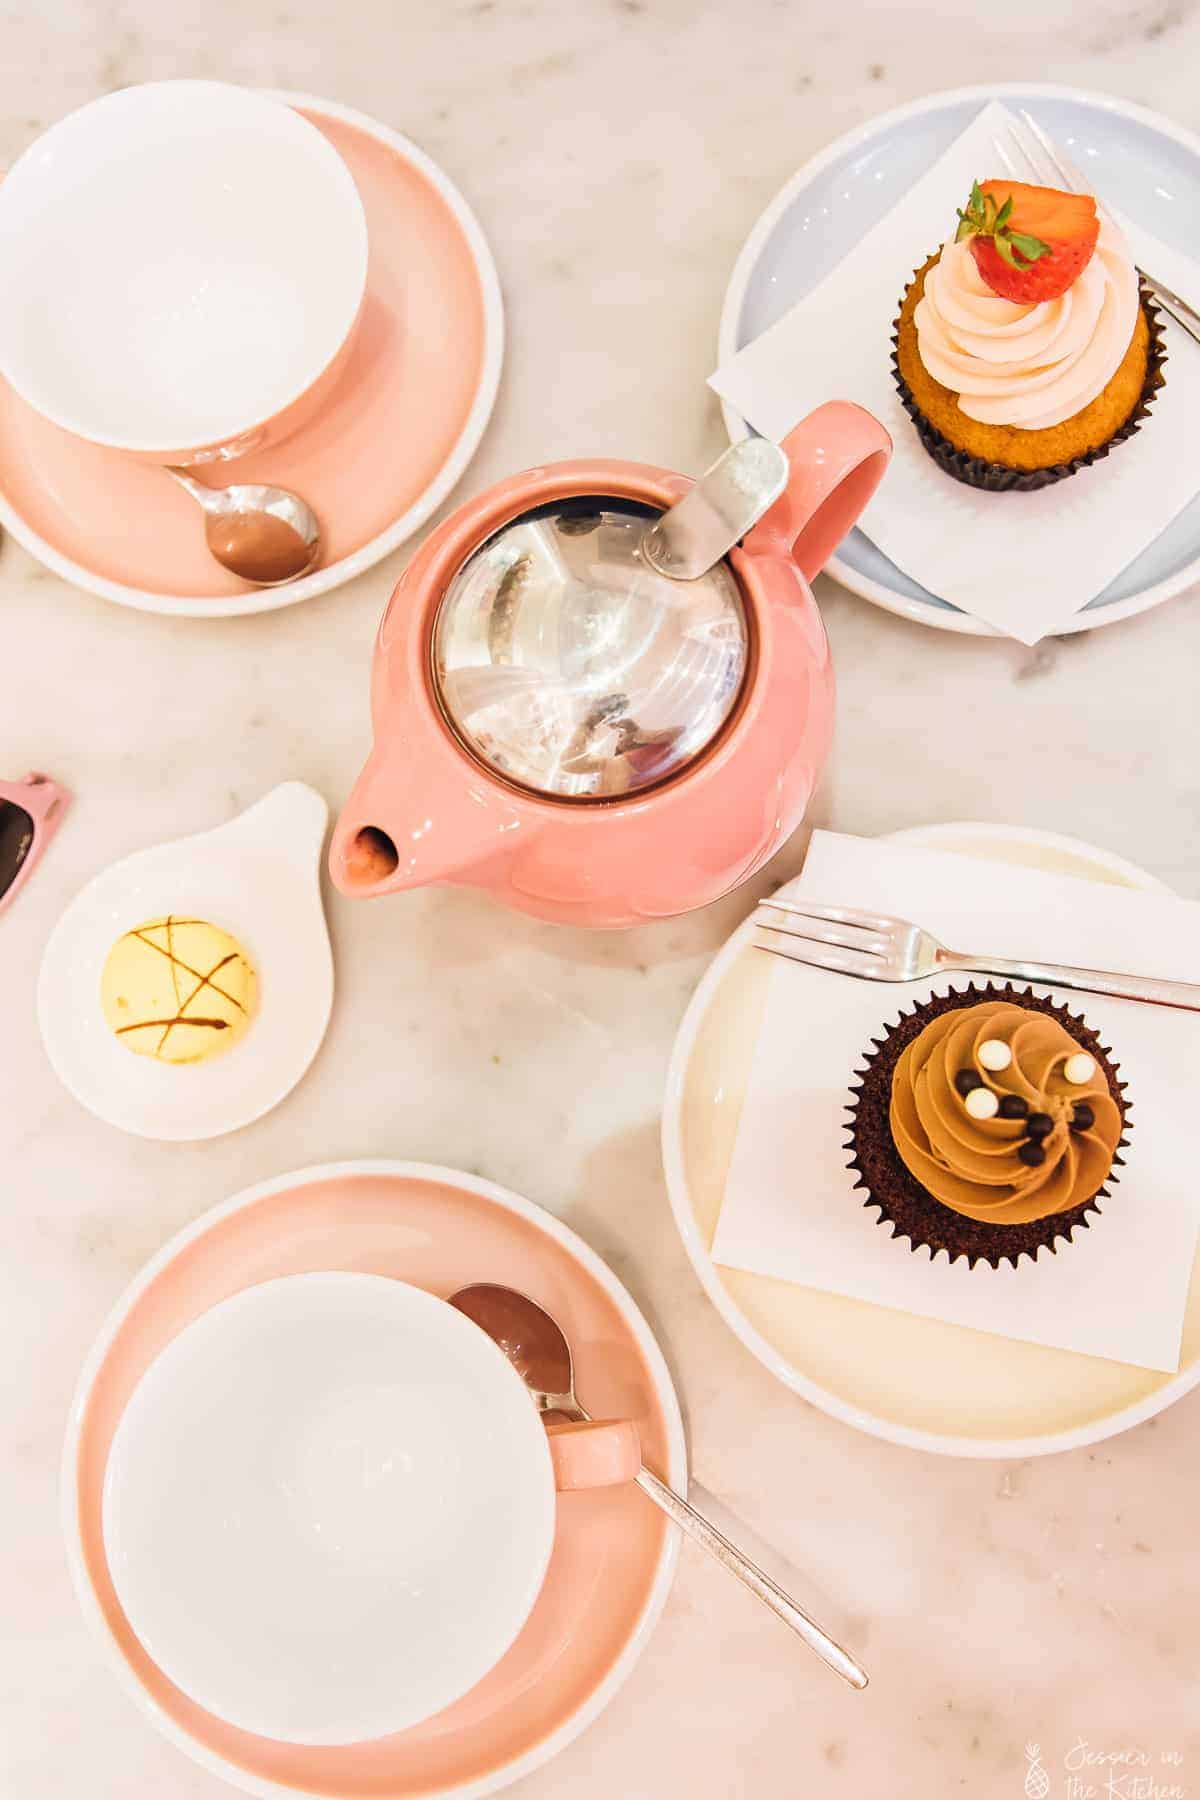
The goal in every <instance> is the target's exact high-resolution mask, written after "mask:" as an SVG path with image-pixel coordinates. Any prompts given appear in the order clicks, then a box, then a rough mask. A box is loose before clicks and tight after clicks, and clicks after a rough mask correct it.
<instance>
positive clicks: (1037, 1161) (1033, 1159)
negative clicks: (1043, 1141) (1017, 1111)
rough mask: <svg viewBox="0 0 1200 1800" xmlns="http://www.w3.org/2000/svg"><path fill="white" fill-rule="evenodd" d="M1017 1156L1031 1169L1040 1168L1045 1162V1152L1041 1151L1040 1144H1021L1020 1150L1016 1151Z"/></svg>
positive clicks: (1035, 1115)
mask: <svg viewBox="0 0 1200 1800" xmlns="http://www.w3.org/2000/svg"><path fill="white" fill-rule="evenodd" d="M1036 1117H1037V1114H1036V1113H1035V1114H1034V1118H1036ZM1017 1155H1018V1156H1019V1157H1020V1159H1021V1161H1022V1162H1023V1163H1028V1164H1029V1167H1030V1168H1031V1169H1037V1168H1040V1166H1041V1165H1042V1163H1044V1162H1045V1160H1046V1152H1045V1151H1044V1150H1043V1149H1042V1146H1041V1145H1040V1144H1032V1143H1031V1144H1022V1145H1021V1148H1020V1149H1019V1150H1018V1151H1017Z"/></svg>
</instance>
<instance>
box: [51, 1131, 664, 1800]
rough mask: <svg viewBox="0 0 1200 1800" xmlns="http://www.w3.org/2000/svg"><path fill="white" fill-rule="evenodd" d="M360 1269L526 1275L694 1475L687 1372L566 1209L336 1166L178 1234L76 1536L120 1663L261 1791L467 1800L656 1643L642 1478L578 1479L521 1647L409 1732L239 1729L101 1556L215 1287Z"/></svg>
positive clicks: (82, 1456)
mask: <svg viewBox="0 0 1200 1800" xmlns="http://www.w3.org/2000/svg"><path fill="white" fill-rule="evenodd" d="M315 1269H350V1270H359V1271H363V1272H366V1273H371V1274H384V1275H393V1276H397V1277H400V1278H402V1279H404V1280H405V1281H409V1282H413V1283H415V1284H416V1285H418V1286H421V1287H425V1288H428V1289H429V1290H430V1291H431V1292H433V1293H437V1294H441V1295H443V1296H446V1295H449V1294H451V1293H452V1292H453V1291H454V1290H455V1289H456V1288H458V1287H461V1286H463V1285H465V1284H466V1283H467V1282H469V1281H496V1282H504V1283H508V1284H509V1285H512V1286H518V1287H521V1288H523V1289H524V1290H525V1291H526V1292H528V1293H531V1294H532V1295H533V1296H534V1297H535V1298H536V1299H537V1300H539V1301H541V1302H542V1304H543V1305H545V1306H547V1307H548V1308H549V1309H550V1311H551V1312H552V1313H553V1314H554V1315H555V1317H556V1318H558V1319H559V1320H561V1322H562V1324H563V1325H564V1327H565V1328H566V1330H567V1333H568V1335H569V1336H570V1338H571V1339H572V1341H573V1344H574V1347H575V1351H576V1373H577V1379H578V1386H579V1391H580V1393H581V1395H582V1396H583V1398H584V1400H585V1403H586V1404H587V1406H588V1407H589V1408H590V1409H591V1410H593V1411H594V1412H595V1413H597V1414H598V1415H600V1416H601V1417H610V1418H618V1417H626V1418H631V1419H633V1420H634V1421H635V1422H636V1424H637V1426H638V1430H639V1433H640V1435H641V1441H642V1445H643V1450H644V1453H645V1456H646V1460H647V1462H648V1463H649V1464H650V1466H651V1467H652V1468H655V1469H658V1470H660V1471H662V1472H663V1473H664V1474H667V1475H669V1478H670V1479H671V1480H672V1481H673V1483H674V1484H675V1485H676V1486H680V1485H682V1484H684V1483H686V1478H687V1476H686V1456H685V1450H684V1439H683V1426H682V1421H681V1419H680V1414H679V1407H678V1403H677V1401H676V1398H675V1393H674V1390H673V1388H672V1386H671V1380H670V1376H669V1374H668V1372H667V1368H666V1365H665V1363H664V1362H663V1359H662V1355H661V1352H660V1351H659V1349H658V1347H657V1345H656V1344H655V1342H654V1339H653V1338H652V1337H651V1335H650V1332H649V1329H648V1327H647V1326H646V1324H645V1322H644V1320H643V1319H642V1317H641V1315H640V1314H639V1313H638V1311H637V1309H636V1308H635V1306H634V1305H633V1302H632V1301H631V1300H630V1298H629V1296H628V1295H627V1294H626V1292H625V1290H624V1289H623V1288H622V1287H621V1285H620V1283H619V1282H618V1281H617V1280H616V1278H615V1276H614V1275H613V1274H612V1273H611V1272H610V1271H609V1269H608V1268H607V1267H606V1266H605V1264H604V1263H602V1262H601V1261H600V1259H599V1257H597V1256H596V1255H595V1253H594V1252H593V1251H591V1250H589V1249H588V1247H587V1246H586V1244H584V1243H582V1242H581V1240H580V1239H579V1238H577V1237H576V1236H575V1235H574V1233H573V1232H570V1231H568V1230H567V1229H566V1227H565V1226H563V1225H561V1224H559V1222H558V1220H557V1219H554V1218H552V1217H551V1216H550V1215H549V1214H548V1213H545V1212H542V1211H541V1210H540V1208H538V1207H535V1206H532V1205H530V1204H529V1202H528V1201H524V1200H521V1199H519V1198H517V1196H516V1195H513V1194H510V1193H508V1192H506V1191H505V1190H504V1189H502V1188H498V1187H495V1186H493V1185H492V1184H491V1183H490V1182H486V1181H481V1180H479V1179H477V1178H476V1177H474V1176H468V1175H459V1174H456V1173H454V1172H453V1171H451V1170H447V1169H438V1168H432V1167H428V1166H425V1165H422V1164H414V1163H392V1162H369V1163H343V1164H333V1165H329V1166H327V1167H324V1168H316V1169H309V1170H306V1171H303V1172H301V1173H298V1174H293V1175H285V1176H281V1177H279V1178H278V1179H276V1180H274V1181H269V1182H264V1183H262V1184H261V1185H259V1186H258V1187H255V1188H251V1189H249V1190H248V1191H247V1192H245V1193H243V1194H240V1195H238V1196H236V1197H235V1198H234V1199H232V1200H230V1201H227V1202H225V1203H224V1204H223V1205H220V1206H218V1207H215V1208H214V1209H213V1210H212V1211H211V1212H209V1213H206V1214H205V1215H204V1216H203V1217H202V1218H201V1219H199V1220H197V1221H196V1223H195V1224H193V1225H191V1226H189V1227H188V1228H187V1229H186V1230H185V1231H183V1232H181V1233H180V1234H179V1235H178V1236H177V1237H175V1238H173V1239H172V1240H171V1242H170V1243H168V1244H167V1245H166V1246H165V1247H164V1248H163V1249H162V1250H161V1251H160V1252H159V1254H158V1255H157V1256H156V1257H155V1258H154V1259H153V1261H152V1262H151V1263H150V1264H149V1265H148V1266H147V1267H146V1268H145V1269H144V1270H143V1271H142V1273H141V1275H140V1276H139V1277H138V1278H137V1280H136V1281H135V1282H134V1284H133V1286H132V1288H131V1289H130V1290H129V1291H128V1292H127V1293H126V1295H125V1296H124V1297H123V1299H122V1300H121V1301H120V1302H119V1303H118V1306H117V1308H116V1311H115V1312H114V1314H113V1316H112V1317H111V1318H110V1320H109V1321H108V1323H107V1325H106V1326H105V1328H104V1330H103V1332H102V1333H101V1335H100V1338H99V1340H98V1341H97V1343H96V1345H95V1346H94V1348H93V1350H92V1352H91V1354H90V1356H89V1358H88V1361H87V1363H86V1364H85V1366H84V1369H83V1373H82V1376H81V1379H80V1385H79V1390H78V1393H77V1395H76V1398H75V1402H74V1405H73V1407H72V1411H71V1420H70V1425H69V1428H68V1435H67V1444H66V1452H65V1464H64V1481H63V1511H64V1525H65V1530H66V1537H67V1549H68V1555H69V1558H70V1562H71V1568H72V1573H73V1575H74V1577H75V1583H76V1588H77V1591H78V1593H79V1596H80V1600H81V1602H82V1605H83V1608H84V1611H85V1613H86V1615H87V1617H88V1618H89V1620H90V1621H91V1623H92V1624H93V1626H94V1627H95V1628H96V1629H97V1631H98V1633H99V1635H100V1638H101V1642H102V1644H103V1646H104V1649H105V1651H106V1653H107V1657H108V1660H109V1662H110V1663H111V1665H112V1666H113V1668H114V1669H115V1670H116V1673H117V1674H118V1676H119V1677H120V1679H121V1680H122V1682H123V1683H124V1685H125V1686H126V1688H128V1689H129V1690H130V1691H131V1692H132V1694H133V1696H134V1698H135V1699H136V1700H137V1701H138V1703H139V1704H140V1705H141V1706H142V1708H143V1710H144V1711H145V1712H146V1713H147V1714H148V1716H149V1717H150V1719H151V1720H152V1721H153V1722H154V1724H156V1725H157V1726H158V1728H159V1730H161V1731H162V1732H163V1733H164V1735H165V1736H167V1737H169V1738H170V1739H171V1740H172V1741H173V1742H174V1743H176V1744H177V1745H178V1746H179V1747H180V1748H181V1749H183V1750H185V1751H186V1752H187V1753H188V1754H189V1755H190V1756H192V1757H193V1758H194V1759H195V1760H196V1761H197V1762H199V1763H202V1764H203V1765H204V1766H205V1767H207V1768H209V1769H211V1770H212V1771H213V1772H214V1773H216V1774H218V1775H221V1776H223V1777H224V1779H225V1780H227V1781H230V1782H233V1783H234V1784H235V1785H236V1786H238V1787H241V1788H243V1789H244V1790H246V1791H247V1792H249V1793H253V1794H259V1795H269V1796H280V1795H287V1796H293V1797H294V1796H295V1795H297V1794H304V1795H321V1796H331V1797H332V1796H337V1797H338V1800H360V1797H361V1800H367V1797H368V1796H369V1797H370V1800H416V1796H422V1797H423V1800H431V1797H432V1796H435V1795H439V1794H446V1793H449V1792H453V1793H454V1795H455V1796H456V1800H467V1797H468V1796H474V1795H482V1794H485V1793H491V1792H493V1791H495V1789H496V1788H499V1787H503V1786H505V1785H506V1784H507V1783H508V1782H510V1781H513V1780H515V1779H516V1778H517V1777H518V1776H520V1775H523V1774H526V1773H528V1771H529V1770H531V1769H533V1768H535V1767H537V1766H538V1765H539V1764H540V1763H543V1762H545V1761H546V1760H547V1759H548V1758H549V1757H550V1756H552V1755H553V1754H554V1753H555V1752H556V1751H557V1750H559V1749H561V1748H562V1746H563V1745H564V1744H566V1743H567V1742H569V1741H570V1739H571V1738H573V1737H574V1736H575V1735H576V1734H577V1733H578V1732H579V1731H581V1730H582V1729H583V1728H584V1726H585V1725H586V1724H588V1723H589V1721H590V1720H591V1719H592V1718H594V1717H595V1716H596V1714H597V1713H598V1712H599V1711H600V1710H601V1709H602V1708H603V1706H604V1705H606V1704H607V1702H608V1700H609V1699H610V1698H611V1696H612V1695H613V1693H614V1692H615V1691H616V1689H617V1687H618V1686H619V1685H620V1683H621V1681H622V1680H623V1679H624V1678H625V1676H626V1675H627V1674H628V1672H629V1670H630V1668H631V1667H632V1666H633V1663H634V1661H635V1660H636V1658H637V1656H638V1655H639V1653H640V1652H641V1650H642V1648H643V1646H644V1644H645V1642H646V1639H647V1637H648V1635H649V1633H650V1630H651V1628H652V1626H653V1624H654V1622H655V1620H656V1619H657V1617H658V1615H659V1612H660V1611H661V1609H662V1606H663V1603H664V1601H665V1599H666V1596H667V1592H668V1589H669V1587H670V1584H671V1580H672V1577H673V1574H674V1568H675V1560H676V1550H677V1545H676V1539H675V1536H674V1534H669V1528H668V1526H667V1524H666V1522H665V1520H664V1519H663V1516H662V1515H661V1514H660V1513H659V1512H658V1511H657V1510H656V1509H655V1508H654V1507H653V1506H651V1505H649V1504H648V1503H647V1501H646V1498H645V1496H644V1495H643V1494H641V1493H640V1492H639V1491H638V1490H637V1489H635V1488H632V1487H624V1488H607V1489H592V1490H589V1491H587V1492H583V1493H572V1494H565V1495H560V1497H559V1503H558V1526H557V1533H556V1537H555V1545H554V1553H553V1556H552V1558H551V1563H550V1570H549V1574H548V1575H547V1578H546V1584H545V1586H544V1587H543V1589H542V1592H541V1594H540V1596H539V1598H538V1601H537V1604H536V1606H535V1608H534V1611H533V1613H532V1615H531V1617H530V1619H529V1622H528V1624H527V1625H526V1627H525V1629H524V1631H523V1632H522V1633H521V1635H520V1637H519V1638H518V1639H517V1641H516V1643H515V1644H514V1645H513V1647H512V1649H511V1650H510V1651H509V1652H508V1654H507V1655H506V1656H505V1657H504V1658H503V1660H502V1661H501V1662H500V1663H498V1664H497V1665H496V1667H495V1668H494V1669H493V1670H492V1672H491V1673H490V1674H489V1675H487V1676H486V1677H485V1678H484V1680H483V1681H481V1682H480V1683H479V1685H478V1686H477V1687H476V1688H474V1689H472V1691H471V1693H470V1694H468V1695H467V1696H466V1698H465V1699H463V1700H460V1701H459V1702H457V1704H456V1705H454V1706H452V1707H449V1708H448V1709H447V1710H446V1711H445V1712H443V1713H439V1714H438V1716H437V1717H436V1718H434V1719H431V1720H429V1721H428V1722H427V1723H425V1724H424V1725H421V1726H418V1727H416V1728H414V1729H413V1730H410V1731H405V1732H400V1733H397V1734H395V1735H394V1736H391V1737H386V1738H379V1739H376V1740H374V1741H372V1742H369V1743H359V1744H351V1745H345V1746H335V1747H325V1748H312V1747H302V1746H298V1745H291V1744H283V1743H279V1742H277V1741H274V1740H272V1739H268V1738H261V1737H256V1736H253V1735H251V1734H250V1733H248V1732H244V1731H240V1730H238V1729H237V1728H236V1727H234V1726H232V1725H228V1724H226V1723H225V1722H224V1721H223V1720H221V1719H218V1718H216V1717H215V1716H214V1715H213V1714H211V1713H208V1712H206V1711H204V1710H203V1708H201V1707H199V1706H197V1705H196V1704H195V1703H194V1702H193V1701H191V1700H189V1699H187V1698H186V1696H185V1695H183V1694H182V1693H181V1692H180V1691H179V1689H178V1688H176V1687H174V1686H173V1685H172V1683H171V1682H170V1681H169V1680H168V1679H167V1677H166V1676H165V1675H164V1674H163V1673H162V1671H161V1670H160V1669H159V1668H158V1667H157V1665H156V1664H155V1663H154V1662H153V1661H152V1660H151V1658H150V1656H149V1655H148V1654H147V1652H146V1651H145V1650H144V1649H143V1648H142V1645H141V1644H140V1642H139V1641H138V1639H137V1638H136V1637H135V1636H134V1635H133V1632H132V1630H131V1629H130V1627H129V1625H128V1623H127V1621H126V1619H125V1616H124V1614H123V1612H122V1611H121V1608H120V1605H119V1603H118V1601H117V1598H116V1594H115V1592H114V1590H113V1585H112V1581H111V1578H110V1575H109V1570H108V1566H107V1563H106V1560H105V1554H104V1541H103V1533H102V1530H101V1497H102V1489H103V1482H104V1471H105V1465H106V1461H107V1457H108V1449H109V1445H110V1443H111V1440H112V1436H113V1432H114V1430H115V1428H116V1425H117V1422H118V1420H119V1419H120V1416H121V1413H122V1411H123V1409H124V1406H125V1404H126V1401H127V1400H128V1398H129V1395H130V1394H131V1392H132V1390H133V1388H134V1387H135V1385H136V1384H137V1382H138V1380H139V1378H140V1376H141V1375H142V1373H143V1371H144V1370H145V1369H146V1368H147V1367H148V1366H149V1364H150V1363H151V1362H152V1361H153V1360H154V1358H155V1357H156V1356H157V1354H158V1353H159V1351H160V1350H161V1349H162V1348H163V1347H164V1345H165V1344H166V1343H168V1342H169V1341H170V1339H171V1338H172V1337H174V1336H175V1335H176V1333H178V1332H179V1331H180V1330H182V1328H183V1327H184V1326H185V1325H186V1324H188V1323H189V1322H190V1321H191V1320H192V1319H194V1318H196V1317H197V1315H198V1314H200V1313H202V1312H204V1311H206V1310H207V1309H208V1308H209V1307H211V1306H213V1305H215V1304H216V1302H217V1301H219V1300H222V1299H225V1298H226V1297H227V1296H229V1295H231V1294H234V1293H238V1292H240V1291H241V1290H242V1289H244V1288H247V1287H251V1286H254V1285H255V1284H257V1283H259V1282H263V1281H267V1280H270V1279H271V1278H272V1277H274V1276H277V1275H291V1274H299V1273H301V1272H305V1271H309V1270H315Z"/></svg>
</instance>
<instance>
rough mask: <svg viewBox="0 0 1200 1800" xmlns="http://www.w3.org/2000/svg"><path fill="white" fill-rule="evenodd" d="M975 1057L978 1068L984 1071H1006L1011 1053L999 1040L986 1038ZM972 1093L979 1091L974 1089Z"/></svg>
mask: <svg viewBox="0 0 1200 1800" xmlns="http://www.w3.org/2000/svg"><path fill="white" fill-rule="evenodd" d="M975 1055H976V1057H977V1058H978V1060H979V1065H980V1067H981V1068H984V1069H992V1070H999V1069H1007V1067H1008V1065H1009V1063H1010V1062H1011V1061H1012V1051H1011V1050H1010V1049H1009V1047H1008V1045H1007V1044H1006V1043H1004V1041H1003V1040H1002V1039H1001V1038H988V1039H987V1041H986V1042H985V1043H982V1044H980V1046H979V1048H978V1050H977V1051H976V1052H975ZM974 1091H975V1092H976V1093H978V1091H979V1090H978V1088H976V1089H975V1090H974Z"/></svg>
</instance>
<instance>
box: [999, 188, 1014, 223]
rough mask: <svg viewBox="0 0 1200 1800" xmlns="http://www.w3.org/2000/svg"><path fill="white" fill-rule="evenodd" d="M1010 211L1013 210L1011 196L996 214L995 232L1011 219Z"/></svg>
mask: <svg viewBox="0 0 1200 1800" xmlns="http://www.w3.org/2000/svg"><path fill="white" fill-rule="evenodd" d="M1012 209H1013V202H1012V195H1011V194H1010V195H1009V196H1008V199H1007V200H1006V201H1005V202H1004V205H1003V206H1002V207H1001V208H1000V211H999V212H998V213H997V214H996V229H997V231H998V230H999V229H1000V227H1001V226H1002V225H1007V224H1008V221H1009V220H1010V219H1011V218H1012Z"/></svg>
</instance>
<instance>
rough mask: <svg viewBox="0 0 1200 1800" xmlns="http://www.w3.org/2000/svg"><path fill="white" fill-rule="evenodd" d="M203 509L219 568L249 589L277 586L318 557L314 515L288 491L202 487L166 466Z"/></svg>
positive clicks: (183, 472)
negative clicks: (248, 586)
mask: <svg viewBox="0 0 1200 1800" xmlns="http://www.w3.org/2000/svg"><path fill="white" fill-rule="evenodd" d="M167 474H168V475H170V476H171V477H172V478H173V479H174V480H175V481H177V482H178V483H179V485H180V487H181V488H185V489H186V490H187V492H188V493H189V494H190V495H191V496H192V499H193V500H194V501H195V502H196V504H197V505H198V506H201V507H203V509H204V535H205V538H206V539H207V541H208V547H209V550H210V551H211V552H212V554H213V556H214V557H215V558H216V560H217V561H218V562H219V563H220V564H221V566H222V568H224V569H228V570H229V572H230V574H231V575H236V576H237V577H238V579H239V581H245V582H248V583H249V584H250V586H251V587H281V586H282V585H283V583H284V582H286V581H296V580H297V579H298V578H299V577H300V576H301V575H307V574H308V572H309V570H310V569H313V568H315V567H316V564H317V559H318V558H319V556H320V554H321V527H320V524H319V523H318V520H317V515H316V513H314V511H313V509H312V507H311V506H310V505H309V504H308V502H307V501H306V500H302V499H301V498H300V496H299V494H291V493H289V492H288V490H287V488H278V487H262V486H259V485H258V484H257V483H253V482H238V483H235V484H234V486H233V487H224V488H212V487H206V486H205V485H204V483H203V482H202V481H197V480H195V478H194V477H193V476H191V475H189V474H188V472H187V470H186V469H174V468H170V467H168V468H167Z"/></svg>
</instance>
